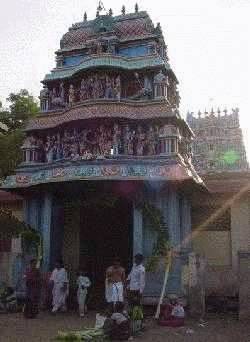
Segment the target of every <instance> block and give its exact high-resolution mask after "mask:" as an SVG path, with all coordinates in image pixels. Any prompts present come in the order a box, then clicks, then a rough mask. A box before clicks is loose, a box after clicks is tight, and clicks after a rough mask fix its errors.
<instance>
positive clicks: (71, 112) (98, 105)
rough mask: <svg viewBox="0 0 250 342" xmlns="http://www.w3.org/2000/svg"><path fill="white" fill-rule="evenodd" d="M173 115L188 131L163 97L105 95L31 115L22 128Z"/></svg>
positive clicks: (28, 129) (32, 129)
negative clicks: (119, 98)
mask: <svg viewBox="0 0 250 342" xmlns="http://www.w3.org/2000/svg"><path fill="white" fill-rule="evenodd" d="M169 117H175V118H177V119H179V120H180V121H181V122H182V124H183V125H184V126H185V128H186V130H187V131H188V132H189V134H190V135H192V132H191V130H190V129H189V127H188V126H187V124H186V122H185V121H184V120H183V119H181V118H180V115H179V113H178V112H176V111H175V110H173V109H172V108H171V107H170V106H169V105H168V103H167V101H165V100H163V101H156V100H155V101H132V100H131V101H129V100H124V101H114V100H107V99H99V100H94V101H93V100H90V101H85V102H83V103H81V104H79V105H76V106H74V107H72V108H66V109H65V110H64V111H54V112H50V113H42V114H40V115H38V116H37V117H36V118H34V119H31V120H30V121H29V122H28V125H27V126H26V128H25V131H27V132H28V131H35V130H43V129H44V130H46V129H53V128H56V127H58V126H60V125H63V124H67V123H70V122H72V121H78V120H89V119H98V118H99V119H101V118H103V119H107V118H108V119H110V118H114V119H126V120H149V119H164V118H165V119H166V118H169Z"/></svg>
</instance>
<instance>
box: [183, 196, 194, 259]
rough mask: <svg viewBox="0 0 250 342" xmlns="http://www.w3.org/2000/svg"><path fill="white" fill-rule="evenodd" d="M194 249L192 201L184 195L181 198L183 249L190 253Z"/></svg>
mask: <svg viewBox="0 0 250 342" xmlns="http://www.w3.org/2000/svg"><path fill="white" fill-rule="evenodd" d="M191 249H192V226H191V203H190V201H189V200H188V199H187V198H186V197H183V198H182V200H181V250H182V251H183V252H184V253H189V252H190V251H191Z"/></svg>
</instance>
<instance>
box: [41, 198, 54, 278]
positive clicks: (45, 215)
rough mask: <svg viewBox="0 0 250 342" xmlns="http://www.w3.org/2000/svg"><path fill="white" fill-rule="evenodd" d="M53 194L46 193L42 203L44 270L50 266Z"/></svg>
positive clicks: (47, 269)
mask: <svg viewBox="0 0 250 342" xmlns="http://www.w3.org/2000/svg"><path fill="white" fill-rule="evenodd" d="M51 216H52V195H51V194H50V193H45V194H44V196H43V199H42V205H41V228H40V231H41V234H42V237H43V271H45V272H48V271H49V267H50V249H51Z"/></svg>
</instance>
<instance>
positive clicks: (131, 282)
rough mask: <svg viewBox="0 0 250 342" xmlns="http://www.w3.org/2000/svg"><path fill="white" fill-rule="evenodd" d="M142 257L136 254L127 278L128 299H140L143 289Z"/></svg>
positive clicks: (143, 269)
mask: <svg viewBox="0 0 250 342" xmlns="http://www.w3.org/2000/svg"><path fill="white" fill-rule="evenodd" d="M142 263H143V255H142V254H137V255H136V256H135V263H134V265H133V267H132V270H131V272H130V274H129V276H128V279H127V281H128V286H127V288H128V290H129V297H130V298H137V299H138V300H140V299H141V297H142V294H143V291H144V288H145V267H144V266H143V265H142Z"/></svg>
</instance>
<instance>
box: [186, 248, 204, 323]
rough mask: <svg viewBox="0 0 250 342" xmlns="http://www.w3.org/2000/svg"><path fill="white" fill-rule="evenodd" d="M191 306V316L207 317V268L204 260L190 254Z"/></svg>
mask: <svg viewBox="0 0 250 342" xmlns="http://www.w3.org/2000/svg"><path fill="white" fill-rule="evenodd" d="M188 266H189V293H188V295H189V306H190V315H191V317H194V318H203V317H204V315H205V268H206V263H205V260H204V259H203V258H200V257H198V256H197V255H196V254H195V253H190V254H189V265H188Z"/></svg>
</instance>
